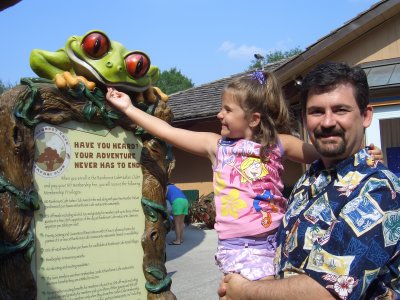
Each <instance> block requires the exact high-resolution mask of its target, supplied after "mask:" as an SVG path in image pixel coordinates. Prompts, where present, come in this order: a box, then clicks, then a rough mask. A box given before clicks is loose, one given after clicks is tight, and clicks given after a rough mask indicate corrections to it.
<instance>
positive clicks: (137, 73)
mask: <svg viewBox="0 0 400 300" xmlns="http://www.w3.org/2000/svg"><path fill="white" fill-rule="evenodd" d="M125 66H126V70H127V71H128V73H129V75H131V76H132V77H133V78H140V77H143V76H144V75H146V73H147V71H148V70H149V68H150V59H149V57H148V56H147V55H146V54H144V53H142V52H137V51H136V52H132V53H130V54H128V56H126V57H125Z"/></svg>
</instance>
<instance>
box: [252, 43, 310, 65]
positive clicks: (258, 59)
mask: <svg viewBox="0 0 400 300" xmlns="http://www.w3.org/2000/svg"><path fill="white" fill-rule="evenodd" d="M301 52H303V50H301V49H300V48H299V47H296V48H293V49H290V50H287V51H281V50H276V51H274V52H271V51H270V52H269V53H268V54H266V55H265V57H263V56H261V55H260V54H255V55H254V56H255V58H254V59H253V60H252V61H251V65H250V66H249V68H248V69H249V70H251V69H255V68H261V67H262V66H263V65H266V64H270V63H274V62H277V61H280V60H282V59H286V58H289V57H291V56H294V55H297V54H299V53H301Z"/></svg>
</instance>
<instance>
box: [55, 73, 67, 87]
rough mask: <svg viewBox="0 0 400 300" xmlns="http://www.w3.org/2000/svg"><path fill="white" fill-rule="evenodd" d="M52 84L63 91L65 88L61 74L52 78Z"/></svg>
mask: <svg viewBox="0 0 400 300" xmlns="http://www.w3.org/2000/svg"><path fill="white" fill-rule="evenodd" d="M54 83H55V84H56V86H57V87H58V88H59V89H65V88H66V87H67V81H66V80H65V79H64V77H63V76H62V75H61V74H57V75H56V77H55V78H54Z"/></svg>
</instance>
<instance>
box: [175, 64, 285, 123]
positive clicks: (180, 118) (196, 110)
mask: <svg viewBox="0 0 400 300" xmlns="http://www.w3.org/2000/svg"><path fill="white" fill-rule="evenodd" d="M285 61H286V60H281V61H279V62H276V63H271V64H267V65H265V66H264V69H265V70H267V71H269V72H272V71H274V70H276V69H277V68H278V67H279V66H280V65H282V64H283V63H284V62H285ZM251 72H252V71H251V70H250V71H246V72H242V73H238V74H235V75H232V76H230V77H226V78H222V79H219V80H216V81H212V82H210V83H206V84H203V85H200V86H198V87H193V88H190V89H187V90H184V91H181V92H177V93H174V94H171V95H169V100H168V105H169V107H170V108H171V110H172V112H173V114H174V121H173V122H174V123H180V122H189V121H196V120H201V119H210V118H215V116H216V115H217V113H218V112H219V110H220V109H221V95H222V91H223V89H224V87H225V85H227V84H228V83H229V82H231V81H232V80H233V79H235V78H238V77H241V76H245V75H248V74H250V73H251Z"/></svg>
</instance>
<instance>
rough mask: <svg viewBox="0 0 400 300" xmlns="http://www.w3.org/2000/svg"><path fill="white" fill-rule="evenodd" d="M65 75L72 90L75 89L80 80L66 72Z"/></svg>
mask: <svg viewBox="0 0 400 300" xmlns="http://www.w3.org/2000/svg"><path fill="white" fill-rule="evenodd" d="M63 75H64V79H65V80H66V81H67V84H68V86H69V87H70V88H74V87H76V86H77V85H78V84H79V80H78V78H76V77H74V76H73V75H72V74H71V73H70V72H64V74H63Z"/></svg>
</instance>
